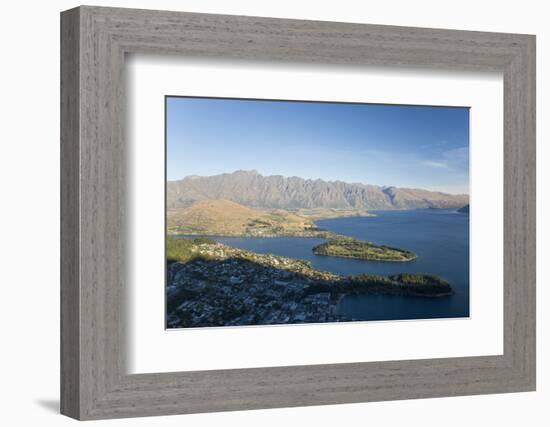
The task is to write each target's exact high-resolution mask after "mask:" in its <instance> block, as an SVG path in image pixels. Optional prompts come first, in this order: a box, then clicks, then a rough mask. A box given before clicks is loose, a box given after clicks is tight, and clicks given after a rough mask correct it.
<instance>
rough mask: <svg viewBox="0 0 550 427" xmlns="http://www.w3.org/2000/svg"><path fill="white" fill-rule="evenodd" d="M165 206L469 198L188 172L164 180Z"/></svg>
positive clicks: (420, 204) (360, 205)
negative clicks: (220, 201) (216, 202)
mask: <svg viewBox="0 0 550 427" xmlns="http://www.w3.org/2000/svg"><path fill="white" fill-rule="evenodd" d="M166 195H167V201H166V202H167V207H168V209H175V208H183V207H188V206H191V205H192V204H193V203H195V202H197V201H202V200H216V199H224V200H231V201H233V202H236V203H240V204H242V205H244V206H248V207H252V208H261V209H312V208H334V209H371V210H384V209H421V208H448V209H455V208H460V207H463V206H464V205H466V204H468V203H469V200H468V199H469V198H468V195H466V194H460V195H453V194H446V193H441V192H435V191H428V190H422V189H413V188H398V187H380V186H377V185H369V184H360V183H353V184H350V183H346V182H342V181H323V180H321V179H315V180H313V179H304V178H299V177H288V178H287V177H283V176H280V175H271V176H264V175H261V174H260V173H258V172H257V171H241V170H239V171H236V172H233V173H224V174H221V175H214V176H196V175H193V176H189V177H186V178H184V179H181V180H178V181H168V183H167V187H166Z"/></svg>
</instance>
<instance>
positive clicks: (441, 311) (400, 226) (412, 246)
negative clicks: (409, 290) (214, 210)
mask: <svg viewBox="0 0 550 427" xmlns="http://www.w3.org/2000/svg"><path fill="white" fill-rule="evenodd" d="M373 213H375V214H376V216H373V217H352V218H336V219H327V220H320V221H317V225H318V226H319V227H321V228H324V229H326V230H330V231H333V232H335V233H338V234H343V235H346V236H351V237H354V238H357V239H361V240H369V241H371V242H374V243H377V244H385V245H390V246H396V247H398V248H402V249H408V250H412V251H414V252H416V254H417V255H418V258H417V259H416V260H414V261H411V262H404V263H403V262H377V261H364V260H354V259H346V258H335V257H326V256H321V255H315V254H314V253H313V252H312V248H313V246H315V245H318V244H319V243H322V242H323V241H324V240H323V239H318V238H307V237H275V238H246V237H213V239H214V240H217V241H219V242H220V243H224V244H227V245H230V246H234V247H238V248H242V249H248V250H251V251H254V252H259V253H272V254H275V255H281V256H287V257H292V258H301V259H306V260H309V261H311V262H312V264H313V266H314V267H315V268H317V269H319V270H324V271H330V272H333V273H337V274H345V275H348V274H360V273H371V274H384V275H388V274H394V273H403V272H421V273H432V274H435V275H438V276H440V277H443V278H444V279H446V280H448V281H449V282H450V283H451V286H452V287H453V289H454V291H455V293H454V295H451V296H447V297H441V298H422V297H411V296H390V295H354V296H346V297H344V298H343V299H342V300H341V301H340V303H339V306H338V311H339V312H340V313H341V314H345V315H347V316H348V317H351V318H353V319H355V320H397V319H427V318H449V317H468V316H469V215H468V214H463V213H458V212H456V211H455V210H439V209H420V210H407V211H379V212H373Z"/></svg>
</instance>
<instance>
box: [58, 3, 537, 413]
mask: <svg viewBox="0 0 550 427" xmlns="http://www.w3.org/2000/svg"><path fill="white" fill-rule="evenodd" d="M131 52H140V53H144V52H145V53H147V52H149V53H169V54H178V55H186V56H193V57H215V58H244V59H261V60H272V61H293V62H301V63H328V64H348V65H362V64H375V65H391V66H396V67H399V66H417V67H433V68H440V69H441V68H444V69H451V70H491V71H500V72H502V73H503V75H504V171H505V174H504V337H503V338H504V354H503V355H500V356H486V357H464V358H445V359H427V360H410V361H387V362H369V363H345V364H331V365H311V366H291V367H272V368H255V369H234V370H219V371H202V372H197V371H194V372H176V373H156V374H139V375H128V374H127V373H126V370H125V340H126V334H125V327H126V325H125V322H124V320H125V304H124V299H125V278H126V264H125V257H124V254H125V250H126V248H125V245H126V229H125V210H126V203H125V192H126V185H125V179H126V174H125V149H126V147H125V139H124V132H125V131H124V118H125V113H124V103H125V93H124V91H125V85H124V57H125V54H126V53H131ZM61 122H62V123H61V165H62V170H61V196H62V197H61V231H62V234H61V412H62V413H63V414H66V415H68V416H71V417H74V418H77V419H100V418H115V417H133V416H148V415H166V414H183V413H195V412H212V411H228V410H242V409H257V408H273V407H291V406H304V405H324V404H337V403H348V402H365V401H379V400H391V399H411V398H425V397H437V396H457V395H467V394H482V393H503V392H517V391H529V390H534V389H535V37H534V36H531V35H519V34H498V33H485V32H470V31H452V30H440V29H425V28H406V27H392V26H379V25H359V24H347V23H335V22H315V21H300V20H286V19H269V18H256V17H243V16H223V15H208V14H196V13H181V12H164V11H148V10H133V9H116V8H102V7H88V6H83V7H79V8H76V9H71V10H68V11H65V12H63V13H62V14H61ZM159 143H162V141H159ZM474 185H475V183H474Z"/></svg>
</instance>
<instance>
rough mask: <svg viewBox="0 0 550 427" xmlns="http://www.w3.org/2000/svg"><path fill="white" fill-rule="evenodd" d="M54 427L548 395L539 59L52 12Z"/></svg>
mask: <svg viewBox="0 0 550 427" xmlns="http://www.w3.org/2000/svg"><path fill="white" fill-rule="evenodd" d="M61 42H62V43H61V56H62V61H61V87H62V94H61V121H62V123H61V163H62V176H61V183H62V195H61V199H62V206H61V208H62V209H61V214H62V217H61V230H62V236H61V243H62V245H61V246H62V265H61V272H62V274H61V276H62V282H61V411H62V413H63V414H65V415H68V416H71V417H73V418H77V419H83V420H84V419H102V418H117V417H133V416H151V415H166V414H184V413H196V412H213V411H228V410H243V409H259V408H274V407H289V406H305V405H321V404H336V403H349V402H366V401H380V400H394V399H411V398H423V397H437V396H458V395H467V394H482V393H503V392H518V391H530V390H534V389H535V37H534V36H531V35H520V34H503V33H484V32H467V31H455V30H441V29H424V28H406V27H391V26H374V25H364V24H347V23H334V22H315V21H297V20H282V19H271V18H257V17H242V16H223V15H209V14H196V13H182V12H165V11H147V10H133V9H115V8H103V7H88V6H83V7H79V8H76V9H71V10H68V11H66V12H63V13H62V15H61Z"/></svg>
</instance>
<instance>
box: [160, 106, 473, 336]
mask: <svg viewBox="0 0 550 427" xmlns="http://www.w3.org/2000/svg"><path fill="white" fill-rule="evenodd" d="M165 125H166V128H165V139H166V266H167V270H166V299H165V301H166V327H167V328H195V327H221V326H250V325H280V324H300V323H302V324H303V323H326V322H346V321H373V320H405V319H434V318H459V317H468V316H469V210H470V205H469V108H467V107H447V106H420V105H386V104H364V103H342V102H315V101H293V100H263V99H226V98H206V97H204V98H203V97H186V96H166V97H165Z"/></svg>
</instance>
